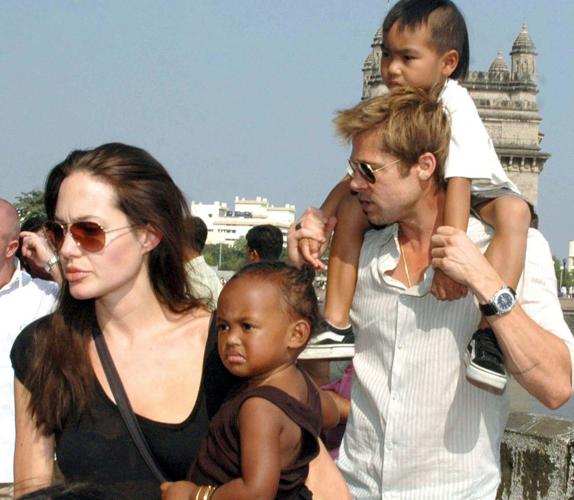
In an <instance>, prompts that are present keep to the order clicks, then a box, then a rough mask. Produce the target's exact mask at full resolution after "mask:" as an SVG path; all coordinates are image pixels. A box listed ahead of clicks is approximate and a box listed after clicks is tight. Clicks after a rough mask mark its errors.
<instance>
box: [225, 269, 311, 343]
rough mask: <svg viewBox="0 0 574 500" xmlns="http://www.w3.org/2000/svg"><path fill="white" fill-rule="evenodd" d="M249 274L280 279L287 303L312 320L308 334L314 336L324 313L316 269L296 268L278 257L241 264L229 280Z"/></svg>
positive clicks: (275, 279) (293, 312) (265, 278)
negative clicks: (318, 295)
mask: <svg viewBox="0 0 574 500" xmlns="http://www.w3.org/2000/svg"><path fill="white" fill-rule="evenodd" d="M246 276H251V277H255V278H260V279H262V280H268V281H275V282H277V284H278V285H279V289H280V290H281V296H282V297H283V300H284V301H285V304H287V306H288V307H289V308H290V309H291V312H292V314H293V315H294V316H297V317H301V318H303V319H305V320H307V321H308V322H309V324H310V326H311V332H310V335H309V337H311V336H312V335H313V331H314V330H315V328H316V327H317V325H318V324H319V320H320V318H321V315H320V313H319V303H318V301H317V295H316V293H315V288H313V280H314V279H315V271H314V269H313V268H312V267H311V266H303V267H302V268H301V269H297V268H296V267H294V266H291V265H289V264H287V263H285V262H282V261H279V260H275V261H269V260H267V261H265V260H262V261H260V262H253V263H251V264H247V265H246V266H244V267H242V268H241V269H240V270H239V271H237V272H236V273H235V274H234V275H233V276H232V277H231V278H230V280H229V281H228V283H229V282H231V281H233V280H236V279H238V278H241V277H246Z"/></svg>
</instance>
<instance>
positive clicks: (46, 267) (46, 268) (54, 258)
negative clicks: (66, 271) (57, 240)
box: [44, 255, 58, 273]
mask: <svg viewBox="0 0 574 500" xmlns="http://www.w3.org/2000/svg"><path fill="white" fill-rule="evenodd" d="M57 263H58V256H57V255H52V256H51V257H50V258H49V259H48V262H46V263H45V264H44V271H46V272H47V273H49V272H52V268H53V267H54V266H55V265H56V264H57Z"/></svg>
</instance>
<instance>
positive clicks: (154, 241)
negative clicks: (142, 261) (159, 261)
mask: <svg viewBox="0 0 574 500" xmlns="http://www.w3.org/2000/svg"><path fill="white" fill-rule="evenodd" d="M162 238H163V235H162V234H161V233H160V232H159V231H158V230H157V229H156V228H155V227H153V226H152V225H151V224H146V226H145V227H144V229H143V231H142V240H141V242H142V247H143V249H144V250H145V252H146V253H149V252H151V251H152V250H153V249H154V248H155V247H157V246H158V245H159V243H160V241H161V240H162Z"/></svg>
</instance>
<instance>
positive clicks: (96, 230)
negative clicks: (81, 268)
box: [70, 222, 106, 252]
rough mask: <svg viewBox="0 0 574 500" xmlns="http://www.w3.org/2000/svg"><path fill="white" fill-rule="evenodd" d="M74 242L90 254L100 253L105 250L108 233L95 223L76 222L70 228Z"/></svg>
mask: <svg viewBox="0 0 574 500" xmlns="http://www.w3.org/2000/svg"><path fill="white" fill-rule="evenodd" d="M70 232H71V233H72V237H73V238H74V240H75V241H76V242H77V243H79V244H80V246H81V247H82V248H83V249H84V250H86V251H88V252H98V251H99V250H101V249H102V248H104V246H105V243H106V233H104V231H103V229H102V228H101V227H100V226H99V224H96V223H95V222H75V223H74V224H72V225H71V226H70Z"/></svg>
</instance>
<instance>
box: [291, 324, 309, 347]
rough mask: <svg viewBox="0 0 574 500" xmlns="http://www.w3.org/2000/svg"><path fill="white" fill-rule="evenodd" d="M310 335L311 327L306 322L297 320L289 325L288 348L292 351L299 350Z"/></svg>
mask: <svg viewBox="0 0 574 500" xmlns="http://www.w3.org/2000/svg"><path fill="white" fill-rule="evenodd" d="M309 335H311V326H310V325H309V322H308V321H305V320H304V319H299V320H297V321H295V322H294V323H293V324H292V325H291V333H290V336H289V347H291V348H292V349H300V348H301V347H303V346H304V345H305V344H306V343H307V341H308V340H309Z"/></svg>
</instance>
